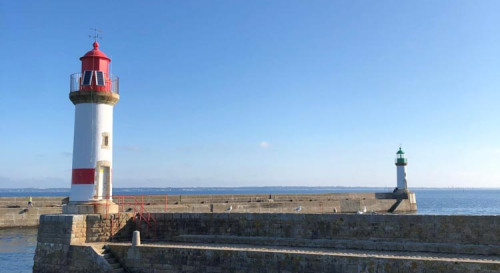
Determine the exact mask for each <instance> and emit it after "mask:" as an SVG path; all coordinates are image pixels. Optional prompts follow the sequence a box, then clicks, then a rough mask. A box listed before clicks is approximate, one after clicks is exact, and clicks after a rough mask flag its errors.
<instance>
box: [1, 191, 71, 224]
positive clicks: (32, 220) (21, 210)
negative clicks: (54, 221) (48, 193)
mask: <svg viewBox="0 0 500 273" xmlns="http://www.w3.org/2000/svg"><path fill="white" fill-rule="evenodd" d="M67 199H68V198H62V197H33V207H28V197H0V228H7V227H36V226H38V221H39V218H40V215H43V214H56V213H61V212H62V206H63V205H64V204H66V203H67V202H68V200H67Z"/></svg>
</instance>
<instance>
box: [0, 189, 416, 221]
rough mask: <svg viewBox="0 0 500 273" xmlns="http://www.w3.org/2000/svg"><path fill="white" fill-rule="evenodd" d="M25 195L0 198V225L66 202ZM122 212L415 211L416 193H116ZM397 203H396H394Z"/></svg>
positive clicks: (53, 211)
mask: <svg viewBox="0 0 500 273" xmlns="http://www.w3.org/2000/svg"><path fill="white" fill-rule="evenodd" d="M27 200H28V198H27V197H0V228H2V227H28V226H38V220H39V217H40V215H42V214H57V213H61V212H62V207H63V206H64V205H66V204H67V203H68V198H67V197H66V198H63V197H34V198H33V204H34V207H30V208H28V206H27ZM114 201H115V203H117V204H119V205H120V211H121V212H127V211H134V209H137V208H138V205H137V204H139V203H143V204H144V207H145V208H146V210H147V211H149V212H180V213H187V212H189V213H205V212H214V213H221V212H226V211H227V210H229V209H231V211H232V212H240V213H293V212H295V211H296V210H297V208H298V207H299V206H300V208H301V213H333V211H334V210H336V211H337V212H339V213H340V212H343V213H345V212H347V213H355V212H357V211H362V210H363V209H365V208H366V210H367V211H368V212H370V211H375V212H387V211H389V210H390V209H391V208H394V212H395V213H406V212H415V211H416V210H417V204H416V200H415V194H413V193H411V194H409V195H397V194H393V193H324V194H206V195H144V196H116V197H115V199H114ZM396 204H397V206H395V205H396Z"/></svg>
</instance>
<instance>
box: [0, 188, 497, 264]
mask: <svg viewBox="0 0 500 273" xmlns="http://www.w3.org/2000/svg"><path fill="white" fill-rule="evenodd" d="M387 191H390V189H387V188H337V187H256V188H252V187H248V188H135V189H133V188H129V189H120V188H117V189H114V193H115V194H116V195H142V194H144V195H147V194H171V195H173V194H252V193H253V194H263V193H265V194H275V193H327V192H387ZM412 191H413V192H415V193H416V196H417V205H418V214H445V215H458V214H468V215H500V189H412ZM68 194H69V189H47V190H38V189H0V196H30V195H31V196H68ZM36 233H37V229H36V228H23V229H18V228H8V229H0V272H31V271H32V268H33V257H34V254H35V248H36Z"/></svg>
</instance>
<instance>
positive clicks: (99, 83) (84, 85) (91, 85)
mask: <svg viewBox="0 0 500 273" xmlns="http://www.w3.org/2000/svg"><path fill="white" fill-rule="evenodd" d="M93 47H94V48H93V49H92V50H90V51H89V52H87V53H85V55H83V56H82V57H81V58H80V60H81V61H82V69H81V72H80V73H75V74H73V75H71V90H70V91H71V92H76V91H97V92H111V93H118V77H116V76H114V75H111V74H110V73H109V63H110V62H111V59H110V58H108V56H106V54H104V52H102V51H101V50H99V43H98V42H97V41H95V42H94V44H93Z"/></svg>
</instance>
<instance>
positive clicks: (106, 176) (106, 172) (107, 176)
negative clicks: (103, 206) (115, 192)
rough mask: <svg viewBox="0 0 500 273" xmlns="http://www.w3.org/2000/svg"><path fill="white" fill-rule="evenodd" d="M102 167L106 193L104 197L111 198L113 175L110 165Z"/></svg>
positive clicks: (103, 186)
mask: <svg viewBox="0 0 500 273" xmlns="http://www.w3.org/2000/svg"><path fill="white" fill-rule="evenodd" d="M101 168H102V182H103V185H102V191H103V195H104V199H110V197H111V196H110V195H111V175H110V169H109V167H101Z"/></svg>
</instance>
